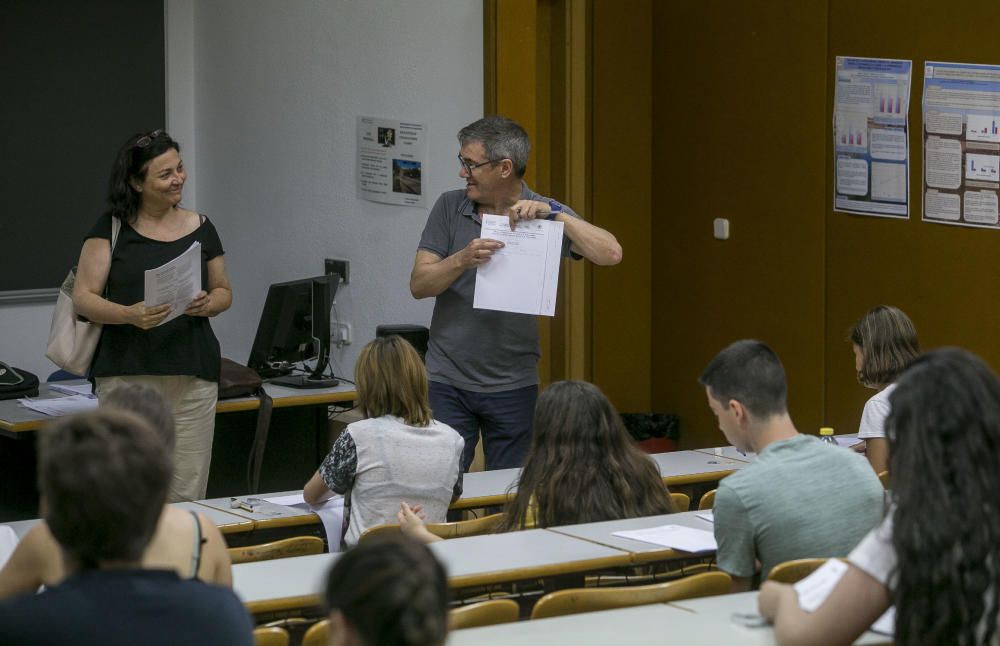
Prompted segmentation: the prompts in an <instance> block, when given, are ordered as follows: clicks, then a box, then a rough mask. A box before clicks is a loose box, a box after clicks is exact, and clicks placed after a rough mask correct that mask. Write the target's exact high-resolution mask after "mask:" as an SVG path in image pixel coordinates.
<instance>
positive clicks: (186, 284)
mask: <svg viewBox="0 0 1000 646" xmlns="http://www.w3.org/2000/svg"><path fill="white" fill-rule="evenodd" d="M145 278H146V292H145V298H144V299H143V301H144V302H145V303H146V306H147V307H154V306H156V305H165V304H167V303H169V304H170V306H171V310H170V314H168V315H167V318H165V319H163V321H162V322H160V324H159V325H163V324H164V323H166V322H167V321H172V320H174V319H175V318H177V317H178V316H180V315H181V314H183V313H184V310H186V309H187V306H188V305H190V304H191V301H193V300H194V297H195V295H197V294H198V292H200V291H201V243H200V242H195V243H193V244H192V245H191V246H190V247H188V250H187V251H185V252H184V253H182V254H181V255H179V256H177V257H176V258H174V259H173V260H171V261H170V262H168V263H166V264H163V265H160V266H159V267H157V268H156V269H147V270H146V273H145Z"/></svg>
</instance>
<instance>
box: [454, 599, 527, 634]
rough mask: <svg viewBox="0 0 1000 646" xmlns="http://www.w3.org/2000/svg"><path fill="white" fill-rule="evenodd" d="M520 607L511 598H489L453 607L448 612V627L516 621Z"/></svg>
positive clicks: (474, 626)
mask: <svg viewBox="0 0 1000 646" xmlns="http://www.w3.org/2000/svg"><path fill="white" fill-rule="evenodd" d="M519 615H520V608H519V607H518V605H517V602H516V601H514V600H512V599H491V600H490V601H480V602H479V603H470V604H469V605H467V606H460V607H458V608H453V609H452V610H450V611H449V612H448V629H449V630H461V629H462V628H476V627H478V626H492V625H494V624H509V623H513V622H515V621H517V618H518V616H519Z"/></svg>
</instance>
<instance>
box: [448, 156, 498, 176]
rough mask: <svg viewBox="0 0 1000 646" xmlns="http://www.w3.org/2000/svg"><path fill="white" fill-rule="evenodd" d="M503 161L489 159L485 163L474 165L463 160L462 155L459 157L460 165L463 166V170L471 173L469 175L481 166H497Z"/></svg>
mask: <svg viewBox="0 0 1000 646" xmlns="http://www.w3.org/2000/svg"><path fill="white" fill-rule="evenodd" d="M502 161H503V159H487V160H486V161H484V162H479V163H478V164H473V163H472V162H470V161H469V160H467V159H463V158H462V156H461V155H459V156H458V163H459V164H461V165H462V168H464V169H465V170H466V171H467V172H468V173H469V175H471V174H472V171H474V170H476V169H477V168H479V167H480V166H485V165H486V164H496V163H497V162H502Z"/></svg>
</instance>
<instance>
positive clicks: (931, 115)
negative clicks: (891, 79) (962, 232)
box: [923, 62, 1000, 229]
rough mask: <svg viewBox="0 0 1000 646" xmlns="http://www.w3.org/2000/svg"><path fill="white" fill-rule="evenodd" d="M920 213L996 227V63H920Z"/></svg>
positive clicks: (999, 113)
mask: <svg viewBox="0 0 1000 646" xmlns="http://www.w3.org/2000/svg"><path fill="white" fill-rule="evenodd" d="M923 110H924V112H923V113H924V117H923V133H924V159H923V169H924V172H923V177H924V185H923V196H924V200H923V219H924V221H927V222H939V223H941V224H954V225H959V226H967V227H982V228H990V229H996V228H1000V217H998V213H1000V211H998V203H1000V199H998V198H1000V66H998V65H976V64H966V63H940V62H927V63H924V95H923Z"/></svg>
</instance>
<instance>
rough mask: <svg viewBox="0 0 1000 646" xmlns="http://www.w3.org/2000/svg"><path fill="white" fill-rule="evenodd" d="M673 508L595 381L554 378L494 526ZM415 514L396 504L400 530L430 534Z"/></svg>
mask: <svg viewBox="0 0 1000 646" xmlns="http://www.w3.org/2000/svg"><path fill="white" fill-rule="evenodd" d="M416 511H417V512H418V513H419V510H416ZM674 511H676V510H675V509H674V506H673V501H672V500H671V499H670V492H669V491H667V487H666V485H664V484H663V479H662V478H661V477H660V471H659V469H658V468H657V467H656V463H654V462H653V460H652V459H650V457H649V456H648V455H646V454H645V453H643V452H642V451H641V450H640V449H639V448H637V447H636V445H635V442H634V441H633V440H632V438H631V437H630V436H629V434H628V431H626V430H625V426H624V424H623V423H622V420H621V416H620V415H619V414H618V412H617V411H616V410H615V408H614V406H612V405H611V402H610V401H608V398H607V397H605V396H604V393H602V392H601V391H600V389H598V388H597V386H594V385H593V384H589V383H587V382H585V381H557V382H556V383H554V384H552V385H551V386H549V387H548V388H546V389H545V390H544V391H543V392H542V394H541V395H539V397H538V402H537V403H536V405H535V416H534V433H533V435H532V438H531V446H530V448H529V449H528V455H527V457H526V458H525V462H524V468H523V469H522V470H521V475H520V477H519V478H518V482H517V493H516V494H515V495H514V497H513V499H511V500H510V501H508V503H507V505H506V507H505V508H504V513H505V516H504V519H503V522H502V523H501V524H500V526H499V527H498V531H512V530H518V529H525V528H530V527H536V526H537V527H554V526H557V525H572V524H575V523H590V522H596V521H601V520H617V519H621V518H635V517H639V516H655V515H657V514H669V513H673V512H674ZM418 513H414V510H413V509H412V508H411V507H410V506H408V505H406V504H403V505H402V507H401V509H400V512H399V514H398V517H397V519H398V520H399V522H400V524H401V525H402V526H403V531H405V532H407V533H408V534H410V535H412V536H414V537H415V538H417V539H419V540H421V541H424V542H430V541H433V540H436V538H437V537H435V536H434V535H433V534H431V533H430V532H428V531H427V529H426V528H425V527H424V526H423V523H422V522H420V518H419V516H418Z"/></svg>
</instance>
